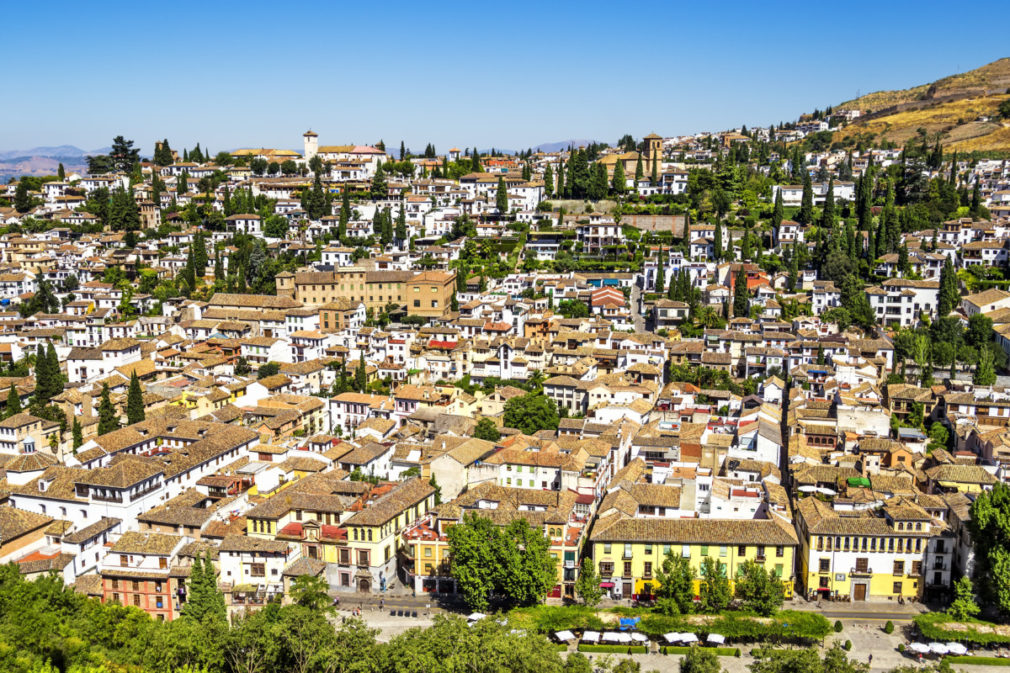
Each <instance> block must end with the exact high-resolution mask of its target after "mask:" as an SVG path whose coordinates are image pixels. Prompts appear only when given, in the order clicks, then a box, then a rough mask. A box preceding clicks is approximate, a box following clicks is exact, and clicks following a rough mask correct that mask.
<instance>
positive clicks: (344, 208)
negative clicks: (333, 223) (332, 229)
mask: <svg viewBox="0 0 1010 673" xmlns="http://www.w3.org/2000/svg"><path fill="white" fill-rule="evenodd" d="M350 221H351V193H350V190H348V189H347V187H346V186H345V187H344V188H343V189H341V190H340V219H339V221H338V222H337V239H339V240H340V241H343V240H344V239H345V238H347V223H348V222H350Z"/></svg>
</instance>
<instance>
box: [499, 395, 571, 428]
mask: <svg viewBox="0 0 1010 673" xmlns="http://www.w3.org/2000/svg"><path fill="white" fill-rule="evenodd" d="M503 422H504V423H505V426H506V427H509V428H517V429H518V430H520V431H521V432H522V433H524V434H527V435H532V434H534V433H536V432H539V431H540V430H557V429H558V423H559V422H560V416H559V415H558V407H557V405H556V404H555V403H554V400H552V399H550V398H549V397H547V396H546V395H544V394H543V393H542V392H539V393H528V394H526V395H518V396H516V397H513V398H511V399H509V400H508V401H507V402H505V412H504V416H503Z"/></svg>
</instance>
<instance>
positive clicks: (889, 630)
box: [884, 619, 894, 634]
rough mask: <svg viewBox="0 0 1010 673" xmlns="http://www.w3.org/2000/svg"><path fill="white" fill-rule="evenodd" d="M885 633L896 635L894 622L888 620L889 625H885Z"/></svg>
mask: <svg viewBox="0 0 1010 673" xmlns="http://www.w3.org/2000/svg"><path fill="white" fill-rule="evenodd" d="M884 633H887V634H891V633H894V622H892V621H891V620H890V619H888V620H887V623H886V624H884Z"/></svg>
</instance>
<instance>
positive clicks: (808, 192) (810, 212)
mask: <svg viewBox="0 0 1010 673" xmlns="http://www.w3.org/2000/svg"><path fill="white" fill-rule="evenodd" d="M813 219H814V188H813V185H812V184H811V183H810V172H809V171H804V172H803V200H802V201H801V202H800V212H799V213H798V214H797V215H796V221H797V222H799V223H800V224H810V223H811V222H813Z"/></svg>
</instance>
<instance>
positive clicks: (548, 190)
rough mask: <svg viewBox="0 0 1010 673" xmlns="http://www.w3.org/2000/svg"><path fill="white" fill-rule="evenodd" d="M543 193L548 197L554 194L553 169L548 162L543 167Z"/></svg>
mask: <svg viewBox="0 0 1010 673" xmlns="http://www.w3.org/2000/svg"><path fill="white" fill-rule="evenodd" d="M544 194H545V195H546V196H548V197H550V196H553V195H554V169H553V168H551V165H550V164H547V168H545V169H544Z"/></svg>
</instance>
